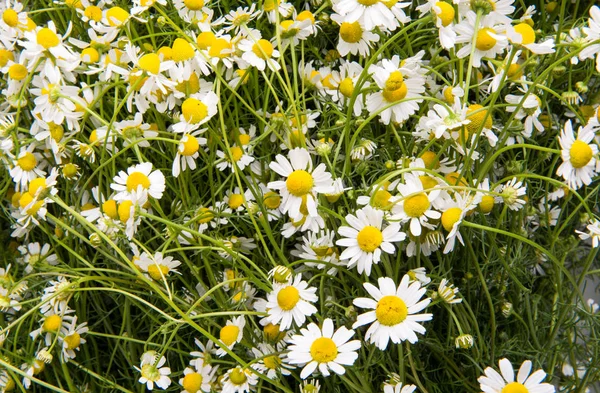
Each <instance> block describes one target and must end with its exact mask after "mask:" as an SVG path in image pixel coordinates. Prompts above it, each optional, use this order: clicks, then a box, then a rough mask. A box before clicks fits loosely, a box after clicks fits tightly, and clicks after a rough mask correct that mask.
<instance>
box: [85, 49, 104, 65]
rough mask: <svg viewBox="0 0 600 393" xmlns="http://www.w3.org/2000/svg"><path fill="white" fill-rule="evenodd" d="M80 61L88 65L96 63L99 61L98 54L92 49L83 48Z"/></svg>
mask: <svg viewBox="0 0 600 393" xmlns="http://www.w3.org/2000/svg"><path fill="white" fill-rule="evenodd" d="M81 60H83V61H84V62H85V63H88V64H92V63H96V62H97V61H98V60H100V53H98V51H97V50H96V49H94V48H85V49H84V50H82V51H81Z"/></svg>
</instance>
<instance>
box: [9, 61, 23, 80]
mask: <svg viewBox="0 0 600 393" xmlns="http://www.w3.org/2000/svg"><path fill="white" fill-rule="evenodd" d="M8 76H9V77H10V78H11V79H14V80H16V81H20V80H23V79H25V77H26V76H27V68H26V67H25V66H24V65H22V64H17V63H15V64H13V65H11V66H10V67H9V68H8Z"/></svg>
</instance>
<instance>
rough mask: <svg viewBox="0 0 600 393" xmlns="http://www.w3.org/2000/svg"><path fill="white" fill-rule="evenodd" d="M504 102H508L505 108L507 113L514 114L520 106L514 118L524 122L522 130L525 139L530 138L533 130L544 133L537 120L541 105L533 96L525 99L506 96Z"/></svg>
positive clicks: (510, 95) (536, 97) (511, 95)
mask: <svg viewBox="0 0 600 393" xmlns="http://www.w3.org/2000/svg"><path fill="white" fill-rule="evenodd" d="M505 99H506V102H508V103H509V104H511V105H509V106H507V107H506V111H507V112H514V111H515V110H516V109H517V107H519V106H520V109H519V110H518V111H517V113H516V114H515V118H516V119H518V120H523V119H525V121H524V126H525V128H524V130H523V136H524V137H526V138H529V137H531V134H532V133H533V129H534V128H535V129H536V130H538V131H539V132H544V126H543V125H542V123H541V122H540V120H539V116H540V114H541V113H542V110H541V108H540V107H541V105H542V101H541V100H540V98H539V97H538V96H536V95H535V94H529V95H527V97H525V96H519V95H513V94H508V95H507V96H506V97H505Z"/></svg>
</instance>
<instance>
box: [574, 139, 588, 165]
mask: <svg viewBox="0 0 600 393" xmlns="http://www.w3.org/2000/svg"><path fill="white" fill-rule="evenodd" d="M592 155H593V151H592V148H591V147H590V145H588V144H587V143H585V142H584V141H581V140H579V139H578V140H576V141H575V142H573V145H571V149H570V150H569V160H570V161H571V165H573V168H583V167H584V166H586V165H587V164H588V162H590V160H591V159H592Z"/></svg>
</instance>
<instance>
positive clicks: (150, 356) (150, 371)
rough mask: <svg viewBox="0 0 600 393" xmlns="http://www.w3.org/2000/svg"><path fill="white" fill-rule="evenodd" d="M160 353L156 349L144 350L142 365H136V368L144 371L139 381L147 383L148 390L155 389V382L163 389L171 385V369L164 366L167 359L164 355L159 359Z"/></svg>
mask: <svg viewBox="0 0 600 393" xmlns="http://www.w3.org/2000/svg"><path fill="white" fill-rule="evenodd" d="M158 355H159V354H158V353H157V352H155V351H148V352H144V353H143V354H142V360H141V362H140V367H135V369H136V370H138V371H139V372H141V373H142V376H141V377H140V379H139V380H138V381H139V382H140V383H142V384H146V388H147V389H148V390H152V389H154V384H156V386H158V387H159V388H161V389H166V388H168V387H169V385H171V378H169V375H171V369H170V368H169V367H163V365H164V364H165V363H166V361H167V359H166V358H165V357H164V356H161V357H160V359H158Z"/></svg>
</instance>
